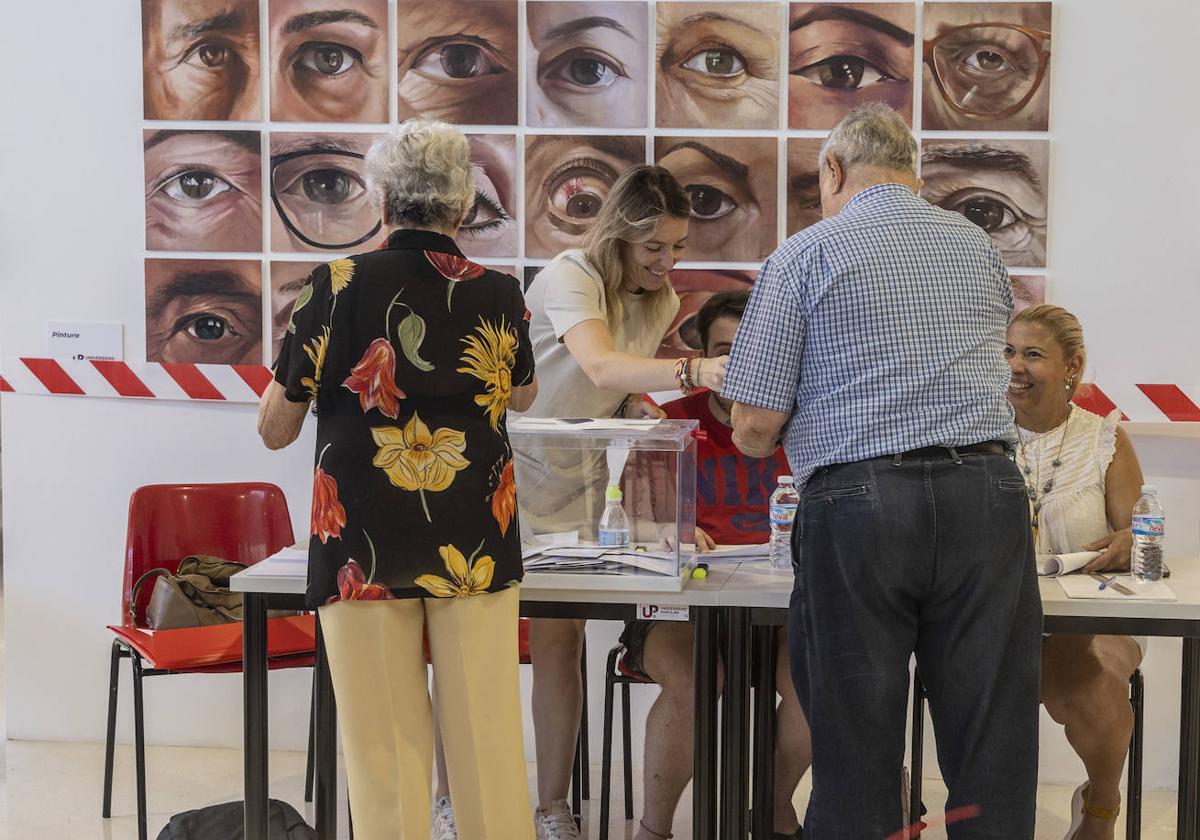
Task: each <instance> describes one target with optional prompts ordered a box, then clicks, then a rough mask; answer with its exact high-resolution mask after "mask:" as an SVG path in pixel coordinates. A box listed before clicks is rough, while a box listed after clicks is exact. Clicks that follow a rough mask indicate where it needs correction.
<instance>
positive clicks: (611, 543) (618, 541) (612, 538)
mask: <svg viewBox="0 0 1200 840" xmlns="http://www.w3.org/2000/svg"><path fill="white" fill-rule="evenodd" d="M600 545H602V546H604V547H606V548H616V547H619V546H623V545H629V532H628V531H607V530H605V531H601V532H600Z"/></svg>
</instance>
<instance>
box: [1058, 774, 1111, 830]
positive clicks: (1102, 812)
mask: <svg viewBox="0 0 1200 840" xmlns="http://www.w3.org/2000/svg"><path fill="white" fill-rule="evenodd" d="M1120 813H1121V809H1120V807H1117V808H1098V807H1096V806H1095V805H1093V804H1092V803H1091V802H1088V783H1087V782H1084V783H1083V784H1081V785H1080V786H1079V787H1077V788H1075V793H1074V795H1072V796H1071V827H1070V828H1068V829H1067V836H1066V837H1065V838H1064V840H1075V835H1076V834H1077V833H1078V832H1079V829H1080V827H1081V826H1082V825H1083V818H1084V816H1092V817H1095V818H1096V819H1098V820H1116V818H1117V816H1118V815H1119V814H1120Z"/></svg>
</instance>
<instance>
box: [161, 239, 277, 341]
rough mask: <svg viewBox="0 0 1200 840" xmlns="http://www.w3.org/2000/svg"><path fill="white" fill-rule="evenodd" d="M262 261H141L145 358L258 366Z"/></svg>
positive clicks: (260, 332) (260, 331) (261, 336)
mask: <svg viewBox="0 0 1200 840" xmlns="http://www.w3.org/2000/svg"><path fill="white" fill-rule="evenodd" d="M262 311H263V310H262V263H261V262H259V261H258V260H157V259H149V260H146V361H148V362H185V363H192V364H209V365H261V364H262V363H263V359H262V339H263V335H262Z"/></svg>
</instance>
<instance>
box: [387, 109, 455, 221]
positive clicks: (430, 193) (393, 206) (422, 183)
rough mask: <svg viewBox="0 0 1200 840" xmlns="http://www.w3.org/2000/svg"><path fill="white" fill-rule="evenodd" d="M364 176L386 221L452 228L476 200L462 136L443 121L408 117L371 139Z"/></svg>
mask: <svg viewBox="0 0 1200 840" xmlns="http://www.w3.org/2000/svg"><path fill="white" fill-rule="evenodd" d="M366 176H367V187H368V188H369V189H370V190H371V191H372V192H373V193H375V195H376V196H377V198H378V199H379V201H380V203H381V204H382V207H383V218H384V220H385V221H386V222H387V224H389V225H401V224H404V225H411V226H413V227H433V228H441V229H443V230H455V229H457V228H458V224H459V222H460V221H462V217H463V214H464V213H465V212H466V211H467V208H469V207H470V206H471V202H472V201H474V199H475V182H474V180H473V179H472V177H471V148H470V146H469V145H468V143H467V138H466V137H465V136H464V135H463V133H462V132H461V131H459V130H458V129H457V128H454V127H453V126H450V125H447V124H446V123H443V122H434V121H432V120H423V119H412V120H408V121H406V122H404V123H402V124H401V125H400V129H399V130H398V131H397V132H396V133H394V134H388V135H386V136H384V137H381V138H380V139H379V140H376V141H375V142H374V143H373V144H372V145H371V150H370V151H369V152H367V159H366Z"/></svg>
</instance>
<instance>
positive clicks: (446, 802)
mask: <svg viewBox="0 0 1200 840" xmlns="http://www.w3.org/2000/svg"><path fill="white" fill-rule="evenodd" d="M429 836H430V838H431V840H458V827H457V826H455V825H454V807H453V806H452V805H451V804H450V797H449V796H443V797H442V798H441V799H439V800H438V801H437V802H435V803H433V816H432V818H431V819H430V821H429Z"/></svg>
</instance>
